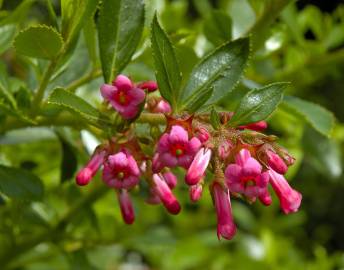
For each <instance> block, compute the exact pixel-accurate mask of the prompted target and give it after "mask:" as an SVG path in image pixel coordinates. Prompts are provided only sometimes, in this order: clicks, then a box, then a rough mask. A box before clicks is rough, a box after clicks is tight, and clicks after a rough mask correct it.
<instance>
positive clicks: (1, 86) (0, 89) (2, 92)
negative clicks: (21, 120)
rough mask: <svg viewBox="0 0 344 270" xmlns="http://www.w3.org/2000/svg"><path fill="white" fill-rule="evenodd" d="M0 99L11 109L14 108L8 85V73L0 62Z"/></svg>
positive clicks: (14, 101)
mask: <svg viewBox="0 0 344 270" xmlns="http://www.w3.org/2000/svg"><path fill="white" fill-rule="evenodd" d="M0 74H1V76H0V97H4V99H5V100H6V101H7V102H8V103H9V105H10V107H11V108H16V107H17V104H16V100H15V99H14V97H13V95H12V93H11V91H10V90H9V88H10V83H9V80H8V77H9V76H8V73H7V67H6V65H5V64H4V63H2V62H0Z"/></svg>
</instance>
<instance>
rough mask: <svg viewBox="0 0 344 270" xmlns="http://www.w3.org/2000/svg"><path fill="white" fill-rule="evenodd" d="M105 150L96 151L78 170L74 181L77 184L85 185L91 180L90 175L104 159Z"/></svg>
mask: <svg viewBox="0 0 344 270" xmlns="http://www.w3.org/2000/svg"><path fill="white" fill-rule="evenodd" d="M105 154H106V151H104V150H103V151H96V152H95V153H94V154H93V156H92V158H91V159H90V161H89V162H88V163H87V165H86V166H85V167H84V168H83V169H81V170H80V171H79V173H78V174H77V175H76V183H77V184H78V185H79V186H85V185H87V184H88V183H89V182H90V181H91V180H92V177H93V176H94V175H95V174H96V173H97V171H98V169H99V167H100V166H101V165H102V163H103V161H104V157H105Z"/></svg>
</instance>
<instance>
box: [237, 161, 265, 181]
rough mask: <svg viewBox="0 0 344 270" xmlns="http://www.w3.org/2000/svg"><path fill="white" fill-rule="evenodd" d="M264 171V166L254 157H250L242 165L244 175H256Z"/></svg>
mask: <svg viewBox="0 0 344 270" xmlns="http://www.w3.org/2000/svg"><path fill="white" fill-rule="evenodd" d="M261 171H262V166H261V165H260V164H259V162H258V161H257V160H256V159H254V158H248V159H247V160H246V162H245V163H244V166H243V167H242V172H241V173H242V175H243V176H244V177H252V178H254V177H256V176H258V175H259V174H260V172H261Z"/></svg>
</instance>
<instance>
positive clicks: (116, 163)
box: [108, 152, 128, 168]
mask: <svg viewBox="0 0 344 270" xmlns="http://www.w3.org/2000/svg"><path fill="white" fill-rule="evenodd" d="M108 161H109V164H110V165H111V166H112V167H119V168H124V167H126V166H128V159H127V156H126V155H125V154H124V153H123V152H119V153H117V154H115V155H110V156H109V157H108Z"/></svg>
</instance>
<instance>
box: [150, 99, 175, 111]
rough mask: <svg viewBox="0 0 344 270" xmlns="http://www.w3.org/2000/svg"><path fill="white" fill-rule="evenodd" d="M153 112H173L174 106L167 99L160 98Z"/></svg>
mask: <svg viewBox="0 0 344 270" xmlns="http://www.w3.org/2000/svg"><path fill="white" fill-rule="evenodd" d="M152 112H153V113H166V114H168V113H171V112H172V108H171V106H170V104H169V103H168V102H167V101H166V100H163V99H162V100H160V101H159V102H158V103H157V104H156V105H155V107H154V108H153V109H152Z"/></svg>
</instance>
